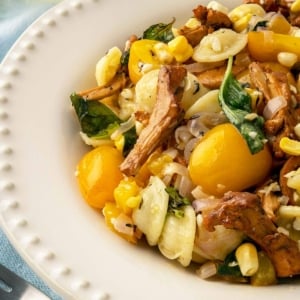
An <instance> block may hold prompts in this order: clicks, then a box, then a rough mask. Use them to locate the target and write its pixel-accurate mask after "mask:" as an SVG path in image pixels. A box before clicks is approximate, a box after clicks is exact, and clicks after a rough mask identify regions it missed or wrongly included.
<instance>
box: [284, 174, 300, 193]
mask: <svg viewBox="0 0 300 300" xmlns="http://www.w3.org/2000/svg"><path fill="white" fill-rule="evenodd" d="M285 177H287V186H288V187H289V188H291V189H295V190H297V191H298V192H300V168H298V169H297V170H296V171H291V172H289V173H288V174H286V175H285Z"/></svg>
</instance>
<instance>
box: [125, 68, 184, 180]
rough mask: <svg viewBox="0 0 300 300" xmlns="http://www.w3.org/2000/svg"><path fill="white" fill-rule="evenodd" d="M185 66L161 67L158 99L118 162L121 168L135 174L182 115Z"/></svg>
mask: <svg viewBox="0 0 300 300" xmlns="http://www.w3.org/2000/svg"><path fill="white" fill-rule="evenodd" d="M185 76H186V69H185V68H184V67H182V66H163V67H162V68H161V69H160V72H159V75H158V89H157V99H156V103H155V106H154V108H153V112H152V113H151V116H150V119H149V123H148V125H147V126H146V127H145V128H144V129H143V130H142V131H141V134H140V136H139V138H138V140H137V142H136V144H135V145H134V147H133V149H132V150H131V151H130V152H129V154H128V156H127V157H126V158H125V160H124V161H123V163H122V164H121V171H122V172H123V173H124V174H126V175H128V176H130V175H135V174H136V172H137V170H138V168H139V167H140V166H141V164H143V163H144V162H145V161H146V159H147V158H148V156H149V155H150V154H151V152H152V151H153V150H154V149H155V148H156V147H157V146H158V145H159V144H160V143H161V142H163V140H164V138H165V137H166V135H167V134H168V132H169V130H171V129H172V128H173V127H174V126H175V125H176V124H177V123H178V122H179V119H180V116H181V107H180V103H179V102H180V99H181V97H182V92H183V88H182V87H181V83H182V80H183V79H184V77H185Z"/></svg>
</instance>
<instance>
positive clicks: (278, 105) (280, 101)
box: [263, 96, 287, 120]
mask: <svg viewBox="0 0 300 300" xmlns="http://www.w3.org/2000/svg"><path fill="white" fill-rule="evenodd" d="M286 105H287V102H286V100H285V99H284V97H283V96H277V97H274V98H272V99H271V100H270V101H268V102H267V104H266V106H265V108H264V111H263V116H264V118H265V119H267V120H270V119H272V118H273V117H274V116H275V114H276V113H277V112H278V111H279V110H280V109H282V108H284V107H286Z"/></svg>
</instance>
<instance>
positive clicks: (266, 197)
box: [256, 181, 280, 222]
mask: <svg viewBox="0 0 300 300" xmlns="http://www.w3.org/2000/svg"><path fill="white" fill-rule="evenodd" d="M270 184H272V181H267V182H266V183H265V184H264V185H263V186H261V187H259V188H258V189H257V192H256V194H257V195H258V196H259V197H260V199H261V203H262V208H263V210H264V211H265V213H266V215H267V217H268V218H269V219H271V220H272V221H273V222H275V221H276V213H277V211H278V209H279V207H280V201H279V199H278V196H277V195H276V194H275V193H274V192H273V191H267V190H266V188H267V187H268V186H269V185H270Z"/></svg>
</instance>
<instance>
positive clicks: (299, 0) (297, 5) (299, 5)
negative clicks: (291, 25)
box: [291, 0, 300, 13]
mask: <svg viewBox="0 0 300 300" xmlns="http://www.w3.org/2000/svg"><path fill="white" fill-rule="evenodd" d="M299 11H300V0H296V1H295V2H294V3H293V4H292V5H291V12H293V13H296V12H299Z"/></svg>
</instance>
